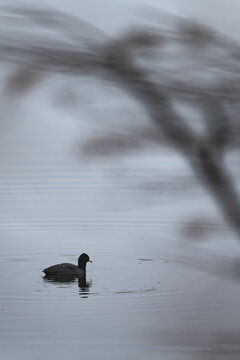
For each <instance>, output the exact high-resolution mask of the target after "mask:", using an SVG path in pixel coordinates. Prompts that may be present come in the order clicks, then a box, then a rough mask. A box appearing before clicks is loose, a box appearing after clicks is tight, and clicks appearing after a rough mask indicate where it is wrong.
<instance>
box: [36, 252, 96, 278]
mask: <svg viewBox="0 0 240 360" xmlns="http://www.w3.org/2000/svg"><path fill="white" fill-rule="evenodd" d="M87 262H91V263H92V262H93V261H92V260H91V259H90V257H89V256H88V255H87V254H85V253H83V254H81V255H80V256H79V258H78V265H74V264H69V263H63V264H56V265H53V266H50V267H48V268H46V269H44V270H43V272H44V273H45V275H46V277H60V278H64V277H79V276H84V275H85V274H86V265H87Z"/></svg>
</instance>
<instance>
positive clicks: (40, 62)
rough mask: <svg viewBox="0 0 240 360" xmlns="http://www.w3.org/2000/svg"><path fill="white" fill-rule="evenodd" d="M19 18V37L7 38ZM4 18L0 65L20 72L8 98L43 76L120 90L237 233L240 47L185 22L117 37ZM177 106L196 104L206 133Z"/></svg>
mask: <svg viewBox="0 0 240 360" xmlns="http://www.w3.org/2000/svg"><path fill="white" fill-rule="evenodd" d="M16 14H17V15H18V21H19V23H18V27H19V29H20V30H21V31H22V33H21V31H19V33H18V32H14V34H13V35H12V36H10V35H7V30H8V29H9V27H10V24H11V23H13V22H14V19H16V17H14V15H16ZM1 20H2V25H1V26H2V28H3V29H4V30H5V31H3V32H2V35H1V37H0V50H1V55H0V60H1V61H3V62H4V61H7V62H9V61H10V62H12V63H13V64H15V65H16V66H17V70H16V72H15V73H14V74H12V75H11V76H10V77H9V78H8V80H7V82H6V84H5V88H4V91H5V94H9V95H11V96H12V95H14V94H18V95H19V94H20V95H21V94H25V93H26V91H27V90H28V89H29V88H31V87H32V86H33V85H34V84H35V83H37V82H38V81H40V80H41V79H42V78H44V76H50V75H51V74H55V73H61V74H64V75H69V76H72V75H74V76H79V77H80V76H83V75H84V76H86V75H88V76H93V77H97V78H98V79H102V80H103V81H108V82H112V83H114V84H115V85H117V86H119V87H121V88H122V89H124V90H125V91H126V92H128V93H129V94H130V95H131V96H132V97H134V98H135V99H136V100H137V101H138V102H139V104H140V105H141V106H142V107H143V108H144V109H145V111H146V112H147V113H148V116H149V119H150V120H151V122H152V125H153V126H154V136H152V141H154V142H157V141H158V139H159V142H161V139H162V135H163V134H164V136H165V137H166V138H167V139H168V141H169V142H170V144H171V145H172V146H174V147H175V148H176V149H178V151H180V152H181V153H183V155H184V156H185V157H186V159H187V160H188V161H189V163H190V164H191V166H192V168H193V170H194V172H195V174H196V175H197V176H198V177H200V178H201V179H202V180H203V181H204V183H205V185H206V187H207V189H208V190H209V191H210V193H211V194H212V195H213V197H214V198H215V200H216V202H217V203H218V204H219V206H220V208H221V210H222V213H223V214H224V216H225V217H226V219H227V220H228V221H229V223H231V224H232V225H233V227H234V229H235V230H236V231H237V233H238V235H240V200H239V194H238V191H237V190H236V188H235V185H234V183H233V181H232V179H231V177H230V174H229V173H228V170H227V168H226V166H225V160H224V154H226V152H227V150H228V149H229V148H233V147H234V146H235V147H236V146H238V144H239V132H240V126H239V124H238V121H237V120H238V119H236V118H237V116H236V115H235V114H236V113H237V111H236V109H237V103H238V99H239V94H240V47H239V46H238V45H237V44H235V43H234V42H233V41H231V40H229V39H227V38H225V37H224V36H223V35H221V34H217V33H216V32H214V31H213V30H211V29H208V28H206V27H204V26H202V25H200V24H197V23H194V22H190V21H186V20H181V19H179V21H178V24H177V25H176V27H175V28H173V29H172V30H169V29H168V30H164V29H162V28H160V27H159V28H158V27H156V26H155V27H152V28H151V27H149V28H138V29H133V30H131V31H128V32H127V33H125V34H122V35H121V36H119V38H117V39H112V38H110V37H109V36H107V35H106V34H104V33H103V32H100V31H99V30H98V29H96V28H95V27H94V26H92V25H90V24H87V23H86V22H84V21H82V20H79V19H77V18H74V17H71V16H69V15H65V14H63V13H61V12H59V11H55V10H51V11H48V10H44V9H38V8H21V9H19V8H11V9H10V11H9V10H8V8H4V9H3V10H2V12H1ZM4 20H5V21H4ZM6 20H7V21H6ZM27 20H28V21H27ZM29 21H30V22H34V23H35V24H38V26H40V29H42V30H47V29H50V30H52V31H55V38H54V39H53V40H51V39H49V36H48V35H44V34H42V35H38V36H36V35H34V36H33V35H32V34H31V26H30V25H29ZM23 30H24V31H23ZM176 102H181V103H182V104H183V105H184V106H185V107H188V106H193V107H194V108H195V110H196V112H198V113H199V114H201V116H202V118H203V124H204V126H203V131H201V132H198V131H195V130H194V128H193V127H192V124H191V119H186V118H184V116H183V115H182V114H181V113H180V112H179V111H178V110H177V108H176V106H175V103H176ZM140 133H141V132H139V133H137V132H136V134H135V136H136V138H135V139H133V138H132V140H131V141H130V142H129V144H130V147H131V146H139V144H142V142H141V136H142V135H140ZM139 136H140V137H139ZM97 140H98V139H96V143H97ZM125 140H126V139H125ZM125 140H124V139H122V140H121V141H120V142H119V144H118V145H119V146H118V147H117V151H121V149H123V148H124V147H126V146H128V145H127V142H126V141H125ZM113 143H114V141H109V142H108V143H105V147H104V149H106V146H107V147H110V148H112V147H113V146H115V145H116V144H113ZM98 144H101V139H100V141H99V143H98ZM89 148H91V147H89ZM100 148H101V146H98V152H101V150H100ZM104 149H103V152H105V150H104ZM85 150H86V151H87V150H88V148H87V147H85Z"/></svg>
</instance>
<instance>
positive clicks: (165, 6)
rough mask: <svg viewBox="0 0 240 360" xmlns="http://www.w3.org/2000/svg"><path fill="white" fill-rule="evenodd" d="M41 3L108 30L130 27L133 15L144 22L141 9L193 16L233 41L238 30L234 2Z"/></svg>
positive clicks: (109, 0)
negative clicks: (229, 36) (75, 15)
mask: <svg viewBox="0 0 240 360" xmlns="http://www.w3.org/2000/svg"><path fill="white" fill-rule="evenodd" d="M43 4H51V5H52V6H55V7H58V8H61V9H64V10H67V11H69V12H72V13H74V14H78V15H79V16H81V17H84V18H85V19H88V20H89V21H91V22H94V23H95V25H98V26H100V27H102V28H104V29H105V30H108V31H117V30H118V29H121V28H122V27H123V28H124V27H125V26H126V25H130V24H131V23H132V20H133V17H134V16H135V17H137V18H138V20H141V19H144V16H145V15H144V11H143V12H142V13H141V12H139V9H140V8H141V7H142V9H144V8H145V9H146V10H147V8H150V7H153V8H157V9H162V10H164V11H170V12H173V13H176V14H180V15H181V16H190V17H194V18H196V19H199V20H201V21H204V22H207V23H208V24H210V25H211V26H213V27H217V28H218V30H221V31H222V32H225V33H227V34H228V35H232V36H233V37H236V38H237V34H236V33H237V32H238V30H239V12H240V2H239V1H238V0H228V1H227V0H203V1H201V2H198V1H193V0H171V1H169V0H161V1H160V0H104V1H99V0H69V1H67V2H66V1H65V0H46V1H44V2H43ZM137 10H138V11H137Z"/></svg>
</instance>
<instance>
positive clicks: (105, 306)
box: [0, 88, 240, 360]
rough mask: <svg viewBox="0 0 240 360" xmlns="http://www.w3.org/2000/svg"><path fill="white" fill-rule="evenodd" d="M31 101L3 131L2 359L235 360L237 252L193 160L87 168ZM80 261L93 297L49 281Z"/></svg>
mask: <svg viewBox="0 0 240 360" xmlns="http://www.w3.org/2000/svg"><path fill="white" fill-rule="evenodd" d="M39 91H40V92H41V91H42V92H44V91H45V89H44V88H43V89H42V90H40V89H39ZM34 99H35V98H34V95H31V102H29V101H27V102H26V103H25V104H23V105H22V106H19V105H18V106H19V107H18V114H19V116H21V124H19V118H18V116H16V115H13V114H12V115H11V117H9V118H8V120H6V121H5V122H2V125H3V132H2V135H1V138H2V139H1V140H2V141H1V180H0V196H1V221H0V222H1V234H0V235H1V255H0V267H1V269H0V274H1V275H0V289H1V294H0V310H1V311H0V317H1V321H0V358H1V359H4V360H6V359H11V360H12V359H25V360H26V359H54V358H56V359H64V358H66V357H71V358H74V357H78V356H81V357H86V358H88V359H94V358H96V357H98V358H106V359H112V358H114V359H122V358H126V359H135V358H136V359H145V358H149V359H159V358H161V359H226V358H228V359H230V358H231V359H235V358H236V359H237V358H239V351H240V349H239V334H240V325H239V324H240V322H239V300H240V287H239V272H238V257H239V256H238V252H239V249H238V246H239V244H238V243H237V241H236V240H235V238H234V235H233V234H232V233H231V232H230V230H229V229H228V228H227V227H226V224H225V222H224V221H223V219H222V218H221V216H220V214H219V213H218V208H217V207H216V206H215V205H214V203H213V201H212V199H211V197H210V196H209V195H208V194H207V192H206V191H205V189H204V188H203V187H202V186H201V183H198V182H197V181H196V179H195V178H194V176H193V174H192V173H191V171H190V169H189V168H188V167H187V165H186V163H185V161H184V159H182V158H181V157H180V156H179V155H178V154H177V153H175V152H173V151H170V149H168V150H166V149H164V148H163V149H161V148H160V149H159V150H156V149H155V150H154V151H153V149H149V150H147V149H146V150H145V151H142V152H136V153H135V152H133V153H129V154H126V155H124V156H121V160H120V159H119V158H117V159H116V157H114V158H111V157H110V158H105V159H104V160H101V159H99V160H94V159H90V161H86V159H85V158H83V159H82V158H81V156H79V154H78V152H75V147H74V146H73V145H72V144H73V143H74V139H75V137H76V136H78V135H76V134H78V131H77V130H78V129H79V126H80V128H81V125H79V123H74V121H71V118H65V117H64V116H62V117H58V116H54V117H51V111H50V108H51V107H50V105H48V104H47V103H45V105H44V102H43V104H42V113H38V114H35V115H34V118H32V117H31V116H29V113H28V112H29V111H30V108H31V107H32V105H33V104H34V101H37V100H36V99H35V100H34ZM30 103H31V105H30ZM13 106H14V105H13ZM15 106H16V104H15ZM55 111H56V112H58V111H57V110H55ZM25 113H26V114H28V116H25V117H24V114H25ZM14 114H15V112H14ZM32 119H34V121H32ZM56 124H57V125H56ZM26 129H27V130H26ZM43 144H44V146H43ZM232 161H235V163H236V168H237V167H238V157H236V158H235V159H234V158H233V160H232ZM186 184H187V186H186ZM196 219H201V221H202V222H200V224H199V231H200V234H195V235H194V233H193V234H192V235H191V232H190V237H189V236H188V231H189V230H188V223H189V222H191V221H193V222H194V221H195V220H196ZM201 231H202V232H201ZM82 252H87V253H88V254H89V255H90V257H91V258H92V259H93V261H94V262H93V264H89V265H88V267H87V284H81V283H78V281H77V280H75V281H72V282H69V283H58V282H52V281H48V280H45V279H44V278H43V273H42V269H43V268H45V267H47V266H49V265H52V264H56V263H61V262H72V263H76V261H77V257H78V255H79V254H80V253H82Z"/></svg>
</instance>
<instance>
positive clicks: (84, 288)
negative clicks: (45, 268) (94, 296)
mask: <svg viewBox="0 0 240 360" xmlns="http://www.w3.org/2000/svg"><path fill="white" fill-rule="evenodd" d="M43 280H44V281H48V282H52V283H55V284H63V283H75V282H78V287H79V295H80V297H81V298H88V294H89V290H90V287H91V286H92V281H87V280H86V275H83V276H81V277H76V276H61V277H58V276H47V275H46V276H44V277H43Z"/></svg>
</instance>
